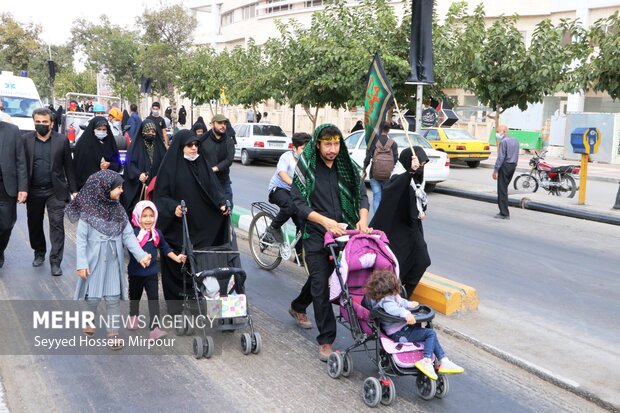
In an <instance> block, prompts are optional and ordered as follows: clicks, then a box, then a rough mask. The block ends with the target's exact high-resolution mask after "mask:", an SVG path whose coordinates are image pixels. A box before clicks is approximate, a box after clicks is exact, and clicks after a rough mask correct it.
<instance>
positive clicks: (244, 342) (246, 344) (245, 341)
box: [241, 333, 252, 355]
mask: <svg viewBox="0 0 620 413" xmlns="http://www.w3.org/2000/svg"><path fill="white" fill-rule="evenodd" d="M241 352H242V353H243V354H245V355H248V354H250V353H251V352H252V338H251V337H250V335H249V334H248V333H243V334H241Z"/></svg>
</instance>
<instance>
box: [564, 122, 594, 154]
mask: <svg viewBox="0 0 620 413" xmlns="http://www.w3.org/2000/svg"><path fill="white" fill-rule="evenodd" d="M570 144H571V146H572V147H573V152H575V153H581V154H595V153H597V152H598V147H599V146H600V145H601V131H600V130H598V128H575V129H574V130H573V132H572V133H571V134H570Z"/></svg>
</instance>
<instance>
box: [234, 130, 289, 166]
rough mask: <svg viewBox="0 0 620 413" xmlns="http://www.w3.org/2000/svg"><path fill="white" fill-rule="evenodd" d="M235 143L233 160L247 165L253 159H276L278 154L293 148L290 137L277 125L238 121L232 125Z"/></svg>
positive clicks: (278, 157)
mask: <svg viewBox="0 0 620 413" xmlns="http://www.w3.org/2000/svg"><path fill="white" fill-rule="evenodd" d="M234 128H235V132H236V139H237V144H236V145H235V160H240V161H241V163H242V164H243V165H249V164H251V163H252V161H253V160H257V159H258V160H268V161H276V162H277V161H278V159H280V155H282V154H283V153H284V152H286V151H289V150H291V149H292V148H293V143H292V142H291V138H289V137H288V136H286V133H284V131H283V130H282V128H281V127H279V126H278V125H271V124H269V123H239V124H237V125H235V126H234Z"/></svg>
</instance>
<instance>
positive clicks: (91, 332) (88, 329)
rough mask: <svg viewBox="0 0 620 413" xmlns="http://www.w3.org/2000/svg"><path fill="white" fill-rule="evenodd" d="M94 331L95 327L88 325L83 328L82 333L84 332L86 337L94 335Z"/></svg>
mask: <svg viewBox="0 0 620 413" xmlns="http://www.w3.org/2000/svg"><path fill="white" fill-rule="evenodd" d="M95 331H96V329H95V327H90V326H88V327H85V328H84V330H83V332H84V334H86V335H87V336H88V337H92V336H94V335H95Z"/></svg>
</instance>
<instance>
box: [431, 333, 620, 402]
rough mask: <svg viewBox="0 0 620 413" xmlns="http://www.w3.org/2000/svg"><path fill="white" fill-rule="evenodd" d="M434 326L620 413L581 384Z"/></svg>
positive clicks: (469, 337) (478, 341)
mask: <svg viewBox="0 0 620 413" xmlns="http://www.w3.org/2000/svg"><path fill="white" fill-rule="evenodd" d="M433 325H434V326H435V328H439V329H440V330H441V331H443V332H444V333H446V334H448V335H450V336H452V337H454V338H457V339H459V340H463V341H466V342H468V343H470V344H473V345H474V346H476V347H478V348H480V349H482V350H484V351H486V352H487V353H489V354H492V355H494V356H495V357H498V358H500V359H502V360H504V361H506V362H508V363H510V364H512V365H514V366H516V367H519V368H521V369H523V370H526V371H527V372H529V373H531V374H533V375H535V376H537V377H539V378H540V379H542V380H544V381H546V382H548V383H551V384H552V385H554V386H557V387H560V388H562V389H564V390H567V391H569V392H571V393H573V394H575V395H577V396H579V397H581V398H583V399H586V400H588V401H590V402H592V403H594V404H596V405H597V406H599V407H602V408H603V409H606V410H609V411H610V412H615V413H619V412H620V409H618V406H616V405H614V404H612V403H610V402H608V401H606V400H603V399H602V398H600V397H599V396H597V395H596V394H594V393H592V392H591V391H589V390H586V389H584V388H582V387H581V386H580V385H579V383H577V382H574V381H572V380H570V379H566V378H563V377H560V376H558V375H555V374H553V372H551V371H549V370H546V369H544V368H542V367H540V366H537V365H535V364H532V363H530V362H528V361H527V360H524V359H522V358H520V357H517V356H514V355H512V354H510V353H508V352H506V351H503V350H501V349H499V348H497V347H494V346H491V345H489V344H485V343H483V342H481V341H480V340H478V339H476V338H474V337H472V336H470V335H467V334H464V333H462V332H460V331H458V330H454V329H452V328H449V327H445V326H442V325H441V324H439V323H433Z"/></svg>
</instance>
